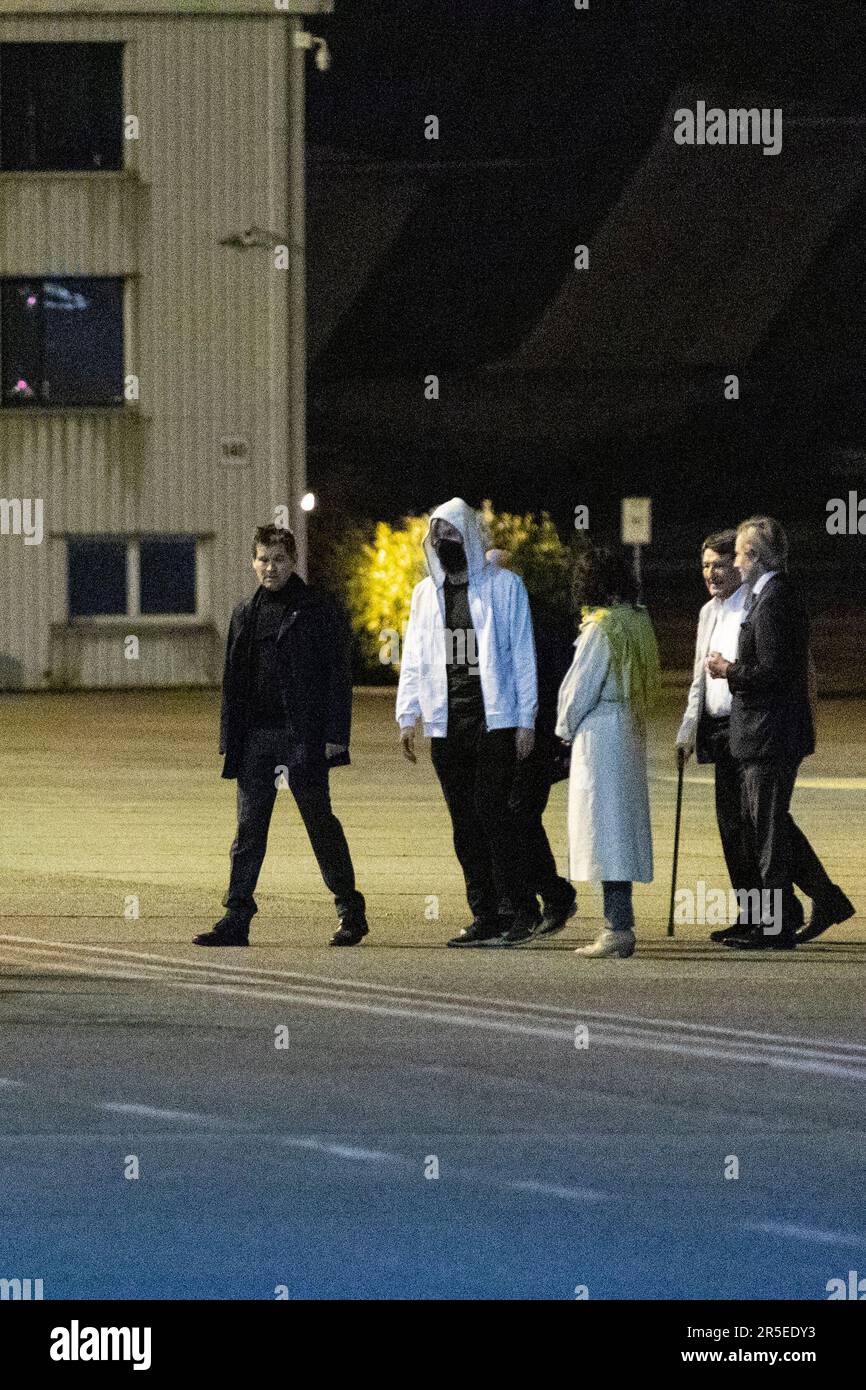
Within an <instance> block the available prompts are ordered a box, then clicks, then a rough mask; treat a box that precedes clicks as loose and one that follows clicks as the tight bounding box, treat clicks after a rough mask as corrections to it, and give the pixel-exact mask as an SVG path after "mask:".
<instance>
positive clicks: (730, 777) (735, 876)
mask: <svg viewBox="0 0 866 1390" xmlns="http://www.w3.org/2000/svg"><path fill="white" fill-rule="evenodd" d="M729 723H730V721H729V720H728V719H727V718H726V717H725V718H722V719H711V718H709V716H705V717H704V720H703V727H702V730H701V732H702V734H703V735H704V740H705V742H706V745H707V748H708V751H710V752H711V753H712V757H713V762H714V765H715V781H716V788H715V791H716V822H717V824H718V827H719V838H720V839H721V842H722V853H723V854H724V856H725V864H726V865H727V869H728V875H729V877H730V880H731V887H732V888H734V889H744V890H746V891H751V890H752V889H756V888H760V887H761V871H760V868H759V867H758V862H757V860H756V858H755V849H754V841H753V836H752V831H751V828H750V826H749V824H748V822H747V821H746V820H744V816H743V808H742V793H741V790H740V764H739V763H738V762H737V761H736V759H735V758H732V757H731V747H730V739H729Z"/></svg>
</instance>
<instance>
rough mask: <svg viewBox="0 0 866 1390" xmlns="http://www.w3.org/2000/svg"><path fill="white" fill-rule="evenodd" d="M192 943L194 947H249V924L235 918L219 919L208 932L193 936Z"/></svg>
mask: <svg viewBox="0 0 866 1390" xmlns="http://www.w3.org/2000/svg"><path fill="white" fill-rule="evenodd" d="M192 943H193V945H194V946H249V944H250V924H249V922H243V921H238V919H237V918H236V917H230V916H225V917H221V918H220V920H219V921H218V922H217V923H216V925H215V926H214V927H212V928H211V930H210V931H203V932H200V933H199V935H198V936H194V937H193V939H192Z"/></svg>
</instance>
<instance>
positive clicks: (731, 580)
mask: <svg viewBox="0 0 866 1390" xmlns="http://www.w3.org/2000/svg"><path fill="white" fill-rule="evenodd" d="M736 536H737V533H736V531H734V530H729V531H717V532H715V533H714V534H713V535H711V536H707V538H706V540H705V541H704V543H703V545H702V546H701V567H702V570H703V576H704V583H705V584H706V586H707V591H708V593H709V595H710V598H709V602H708V603H705V604H704V606H703V608H702V609H701V611H700V616H699V618H698V636H697V643H696V645H695V665H694V675H693V679H692V684H691V688H690V689H689V695H688V701H687V704H686V711H685V714H684V716H683V722H682V724H681V725H680V728H679V732H678V733H677V738H676V745H677V748H678V749H682V751H683V754H684V756H685V757H686V758H688V757H690V756H691V754H692V753H693V752H694V753H695V754H696V756H697V761H698V762H699V763H714V764H715V782H716V821H717V822H718V827H719V835H720V837H721V841H722V851H723V853H724V856H725V863H726V865H727V867H728V874H729V875H730V879H731V884H732V886H733V888H734V889H735V890H738V891H742V892H745V893H748V892H749V891H751V890H753V889H756V888H758V887H759V886H760V873H759V871H758V868H757V865H756V864H755V863H754V858H753V855H752V853H751V852H750V847H749V840H748V837H747V836H746V834H745V833H744V827H743V818H742V809H741V798H740V779H739V769H738V766H737V763H736V762H735V760H734V759H733V758H732V757H731V750H730V745H729V724H730V714H731V690H730V687H729V685H728V682H727V680H724V679H721V678H718V677H714V676H710V675H709V674H708V672H707V670H706V664H705V663H706V658H707V657H708V656H709V654H710V652H714V651H715V652H721V653H722V655H723V656H724V657H726V658H727V660H728V661H734V660H736V656H737V643H738V641H739V637H740V624H741V623H742V621H743V617H744V614H745V612H746V604H747V600H748V598H749V589H748V586H747V585H746V584H743V583H742V582H741V580H740V574H739V571H738V570H737V569H735V568H734V546H735V542H736ZM740 902H741V903H742V904H746V905H747V904H748V902H749V899H748V898H746V897H741V898H740ZM747 930H748V923H747V922H746V921H745V920H744V915H743V914H742V913H741V917H740V919H739V920H738V921H737V922H735V923H734V924H733V926H730V927H725V928H722V929H720V930H718V931H713V932H710V938H711V940H713V941H725V940H726V939H727V938H728V937H733V936H736V935H741V934H742V933H743V932H744V931H747Z"/></svg>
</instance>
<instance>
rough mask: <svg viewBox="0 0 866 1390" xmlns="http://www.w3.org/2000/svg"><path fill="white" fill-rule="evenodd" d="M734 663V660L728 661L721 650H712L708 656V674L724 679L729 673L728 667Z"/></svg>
mask: <svg viewBox="0 0 866 1390" xmlns="http://www.w3.org/2000/svg"><path fill="white" fill-rule="evenodd" d="M733 664H734V663H733V662H732V661H726V660H725V658H724V657H723V656H722V654H721V652H710V654H709V656H708V657H707V674H708V675H710V676H716V677H717V678H719V679H721V680H724V678H725V676H726V675H727V674H728V667H729V666H733Z"/></svg>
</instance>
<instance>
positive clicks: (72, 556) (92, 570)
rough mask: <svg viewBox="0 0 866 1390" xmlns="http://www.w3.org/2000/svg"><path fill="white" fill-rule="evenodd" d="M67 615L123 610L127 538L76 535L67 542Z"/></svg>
mask: <svg viewBox="0 0 866 1390" xmlns="http://www.w3.org/2000/svg"><path fill="white" fill-rule="evenodd" d="M68 558H69V566H68V572H69V616H70V618H85V617H87V618H90V617H93V616H94V615H95V614H97V613H99V614H109V613H116V614H118V615H120V614H124V613H126V541H125V540H101V539H100V540H92V539H91V538H90V537H89V536H80V537H78V536H76V537H75V539H74V540H73V539H70V540H69V542H68Z"/></svg>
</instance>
